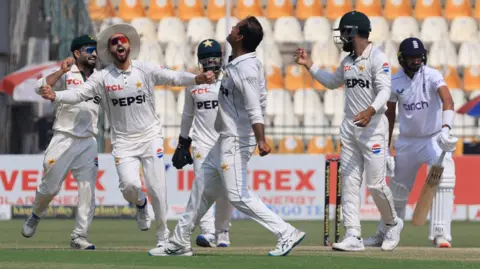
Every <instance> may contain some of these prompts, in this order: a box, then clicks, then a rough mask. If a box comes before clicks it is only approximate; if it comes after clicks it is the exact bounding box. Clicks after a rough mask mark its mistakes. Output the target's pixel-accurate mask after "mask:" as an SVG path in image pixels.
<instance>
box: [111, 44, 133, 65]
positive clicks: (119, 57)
mask: <svg viewBox="0 0 480 269" xmlns="http://www.w3.org/2000/svg"><path fill="white" fill-rule="evenodd" d="M112 56H113V58H114V59H115V61H117V62H119V63H122V64H123V63H125V62H126V61H127V60H128V57H129V56H130V47H128V48H124V47H118V48H117V50H116V51H113V52H112Z"/></svg>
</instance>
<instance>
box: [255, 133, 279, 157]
mask: <svg viewBox="0 0 480 269" xmlns="http://www.w3.org/2000/svg"><path fill="white" fill-rule="evenodd" d="M265 141H266V142H267V145H269V146H270V148H271V149H272V151H270V153H276V149H275V144H274V143H273V140H272V138H271V137H270V136H268V135H267V136H265ZM253 154H254V155H259V152H258V147H255V150H254V151H253Z"/></svg>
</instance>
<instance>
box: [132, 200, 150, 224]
mask: <svg viewBox="0 0 480 269" xmlns="http://www.w3.org/2000/svg"><path fill="white" fill-rule="evenodd" d="M135 218H136V220H137V226H138V228H140V230H142V231H147V230H148V229H150V225H151V224H152V220H151V219H150V216H149V215H148V208H147V202H145V206H144V207H142V208H140V207H138V206H137V214H136V215H135Z"/></svg>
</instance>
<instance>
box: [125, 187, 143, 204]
mask: <svg viewBox="0 0 480 269" xmlns="http://www.w3.org/2000/svg"><path fill="white" fill-rule="evenodd" d="M141 190H142V186H141V185H139V184H133V183H124V184H122V186H120V191H121V192H122V194H123V198H125V200H127V201H128V202H130V203H134V202H136V201H137V200H138V195H139V193H140V191H141Z"/></svg>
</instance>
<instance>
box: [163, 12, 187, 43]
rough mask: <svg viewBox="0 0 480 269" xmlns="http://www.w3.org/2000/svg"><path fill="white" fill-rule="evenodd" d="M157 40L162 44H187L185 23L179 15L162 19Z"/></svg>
mask: <svg viewBox="0 0 480 269" xmlns="http://www.w3.org/2000/svg"><path fill="white" fill-rule="evenodd" d="M157 40H158V42H160V43H161V44H167V43H176V44H185V43H186V42H187V36H186V34H185V25H184V24H183V22H182V21H181V20H180V19H179V18H177V17H169V18H164V19H162V20H161V21H160V22H159V24H158V32H157Z"/></svg>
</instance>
